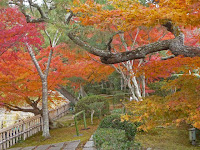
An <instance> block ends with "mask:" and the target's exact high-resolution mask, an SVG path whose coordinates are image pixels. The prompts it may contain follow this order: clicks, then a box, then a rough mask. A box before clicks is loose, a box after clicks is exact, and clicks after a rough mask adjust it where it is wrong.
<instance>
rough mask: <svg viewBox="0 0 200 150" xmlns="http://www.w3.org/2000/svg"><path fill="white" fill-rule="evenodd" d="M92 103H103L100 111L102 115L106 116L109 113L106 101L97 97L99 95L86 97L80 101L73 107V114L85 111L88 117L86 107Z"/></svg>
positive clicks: (88, 111) (88, 112)
mask: <svg viewBox="0 0 200 150" xmlns="http://www.w3.org/2000/svg"><path fill="white" fill-rule="evenodd" d="M94 102H104V106H103V108H102V111H101V114H102V115H106V114H109V113H110V111H109V103H108V101H107V100H106V99H105V98H104V97H102V96H99V95H91V96H87V97H84V98H82V99H80V100H79V101H78V102H77V104H76V106H75V113H77V112H80V111H82V110H85V113H86V117H89V116H90V110H89V109H88V105H90V104H91V103H94ZM94 115H95V116H98V114H97V112H95V114H94Z"/></svg>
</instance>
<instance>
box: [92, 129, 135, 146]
mask: <svg viewBox="0 0 200 150" xmlns="http://www.w3.org/2000/svg"><path fill="white" fill-rule="evenodd" d="M94 141H95V145H96V147H97V149H99V150H122V149H123V150H131V149H134V150H137V147H136V145H137V146H138V147H139V144H135V143H134V142H133V141H127V139H126V136H125V131H124V130H120V129H113V128H99V129H98V130H97V131H96V132H95V134H94Z"/></svg>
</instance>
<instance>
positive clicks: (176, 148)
mask: <svg viewBox="0 0 200 150" xmlns="http://www.w3.org/2000/svg"><path fill="white" fill-rule="evenodd" d="M188 134H189V133H188V130H187V128H178V127H170V128H156V129H152V130H150V131H149V132H147V133H144V132H138V133H137V135H136V139H135V140H136V141H137V142H139V143H141V145H142V147H143V148H148V147H151V148H152V149H162V150H199V149H200V147H195V146H192V145H191V144H190V143H189V135H188Z"/></svg>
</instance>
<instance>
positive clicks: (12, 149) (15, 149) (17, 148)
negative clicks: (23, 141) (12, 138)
mask: <svg viewBox="0 0 200 150" xmlns="http://www.w3.org/2000/svg"><path fill="white" fill-rule="evenodd" d="M22 148H23V147H16V148H10V149H9V150H21V149H22Z"/></svg>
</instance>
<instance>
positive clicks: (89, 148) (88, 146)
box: [83, 135, 96, 150]
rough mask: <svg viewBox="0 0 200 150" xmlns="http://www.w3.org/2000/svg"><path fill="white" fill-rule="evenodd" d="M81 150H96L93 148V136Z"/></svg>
mask: <svg viewBox="0 0 200 150" xmlns="http://www.w3.org/2000/svg"><path fill="white" fill-rule="evenodd" d="M83 150H96V148H95V146H94V141H93V135H92V136H91V138H90V139H89V141H87V143H86V144H85V146H84V148H83Z"/></svg>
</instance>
